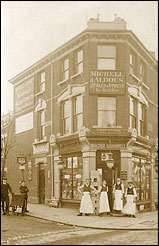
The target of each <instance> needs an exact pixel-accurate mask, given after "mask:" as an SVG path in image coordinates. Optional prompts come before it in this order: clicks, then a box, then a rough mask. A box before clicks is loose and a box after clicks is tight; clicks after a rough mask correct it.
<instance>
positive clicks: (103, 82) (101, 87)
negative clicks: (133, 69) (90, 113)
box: [90, 70, 125, 95]
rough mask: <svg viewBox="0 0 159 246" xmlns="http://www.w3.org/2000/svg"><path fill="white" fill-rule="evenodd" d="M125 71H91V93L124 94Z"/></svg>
mask: <svg viewBox="0 0 159 246" xmlns="http://www.w3.org/2000/svg"><path fill="white" fill-rule="evenodd" d="M124 92H125V71H121V70H93V71H90V94H109V95H111V94H124Z"/></svg>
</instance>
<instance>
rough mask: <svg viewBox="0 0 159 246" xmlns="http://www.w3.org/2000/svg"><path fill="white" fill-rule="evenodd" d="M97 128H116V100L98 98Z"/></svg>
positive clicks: (112, 98)
mask: <svg viewBox="0 0 159 246" xmlns="http://www.w3.org/2000/svg"><path fill="white" fill-rule="evenodd" d="M98 126H99V127H114V126H116V98H115V97H98Z"/></svg>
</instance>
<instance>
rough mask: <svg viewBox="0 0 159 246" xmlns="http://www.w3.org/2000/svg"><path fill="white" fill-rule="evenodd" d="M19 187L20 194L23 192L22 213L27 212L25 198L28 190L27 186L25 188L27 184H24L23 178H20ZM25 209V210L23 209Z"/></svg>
mask: <svg viewBox="0 0 159 246" xmlns="http://www.w3.org/2000/svg"><path fill="white" fill-rule="evenodd" d="M20 184H21V185H20V188H19V190H20V192H21V193H22V194H24V206H23V208H22V214H24V212H29V211H28V210H27V200H28V192H29V190H28V188H27V186H26V185H25V181H24V180H22V181H21V182H20ZM24 210H25V211H24Z"/></svg>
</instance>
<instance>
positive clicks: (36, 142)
mask: <svg viewBox="0 0 159 246" xmlns="http://www.w3.org/2000/svg"><path fill="white" fill-rule="evenodd" d="M47 141H48V140H47V136H45V137H44V138H43V139H42V140H38V139H34V142H33V144H41V143H45V142H47Z"/></svg>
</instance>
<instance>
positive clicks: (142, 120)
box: [138, 102, 145, 136]
mask: <svg viewBox="0 0 159 246" xmlns="http://www.w3.org/2000/svg"><path fill="white" fill-rule="evenodd" d="M144 126H145V107H144V104H143V103H140V102H139V103H138V133H139V135H140V136H144V135H145V129H144V128H145V127H144Z"/></svg>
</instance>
